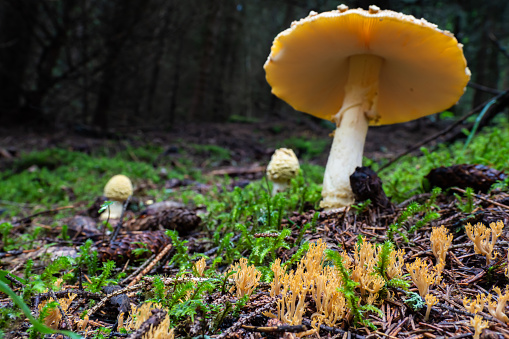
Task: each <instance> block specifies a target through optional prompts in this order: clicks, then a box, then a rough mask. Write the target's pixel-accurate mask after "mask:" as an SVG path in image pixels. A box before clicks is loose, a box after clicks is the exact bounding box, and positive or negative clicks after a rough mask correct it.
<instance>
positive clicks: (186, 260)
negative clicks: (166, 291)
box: [166, 230, 192, 270]
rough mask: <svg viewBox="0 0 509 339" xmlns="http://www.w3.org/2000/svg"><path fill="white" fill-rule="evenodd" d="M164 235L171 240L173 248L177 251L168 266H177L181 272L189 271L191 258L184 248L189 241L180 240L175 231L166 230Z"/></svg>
mask: <svg viewBox="0 0 509 339" xmlns="http://www.w3.org/2000/svg"><path fill="white" fill-rule="evenodd" d="M166 234H167V235H168V236H169V237H170V238H171V241H172V244H173V248H174V249H175V250H176V251H177V253H175V254H174V255H173V257H172V258H171V261H170V264H175V265H177V266H179V267H180V268H181V270H185V269H191V265H192V261H191V257H190V256H189V253H188V252H187V246H185V245H186V244H187V243H188V242H189V241H187V240H181V239H180V238H179V236H178V232H177V231H173V230H167V231H166Z"/></svg>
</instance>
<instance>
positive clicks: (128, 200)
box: [110, 196, 131, 243]
mask: <svg viewBox="0 0 509 339" xmlns="http://www.w3.org/2000/svg"><path fill="white" fill-rule="evenodd" d="M130 201H131V196H128V197H127V199H126V201H125V202H124V205H123V206H122V213H121V214H120V220H119V221H118V223H117V226H115V231H114V232H113V234H112V235H111V238H110V243H112V242H114V241H115V239H116V238H117V235H118V232H119V231H120V229H121V228H122V222H123V220H124V215H125V211H126V210H127V205H129V202H130Z"/></svg>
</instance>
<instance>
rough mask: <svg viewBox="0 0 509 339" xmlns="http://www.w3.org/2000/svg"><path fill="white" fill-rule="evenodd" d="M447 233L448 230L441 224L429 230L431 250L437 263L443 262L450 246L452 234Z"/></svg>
mask: <svg viewBox="0 0 509 339" xmlns="http://www.w3.org/2000/svg"><path fill="white" fill-rule="evenodd" d="M448 233H449V232H448V231H447V229H446V228H445V227H444V226H443V225H442V226H440V227H434V228H433V231H431V237H430V240H431V250H432V251H433V255H435V258H437V263H439V262H441V261H443V262H444V264H445V257H446V255H447V250H448V249H449V247H451V243H452V234H448Z"/></svg>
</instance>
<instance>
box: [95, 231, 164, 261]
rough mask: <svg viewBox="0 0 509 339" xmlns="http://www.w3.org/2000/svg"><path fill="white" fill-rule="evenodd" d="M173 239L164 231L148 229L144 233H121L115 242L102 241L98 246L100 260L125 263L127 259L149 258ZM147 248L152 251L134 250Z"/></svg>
mask: <svg viewBox="0 0 509 339" xmlns="http://www.w3.org/2000/svg"><path fill="white" fill-rule="evenodd" d="M170 243H171V239H170V238H169V237H168V236H167V235H166V234H165V233H164V231H147V232H143V233H136V234H134V233H127V234H123V235H120V236H119V237H118V238H117V240H115V241H114V242H112V243H110V242H102V243H101V244H100V246H99V247H98V248H97V253H98V258H99V261H108V260H113V261H115V262H116V263H117V264H123V263H125V262H127V260H131V261H132V260H134V259H143V258H149V257H150V256H151V255H152V254H157V253H159V252H161V251H162V250H163V249H164V248H165V247H166V246H167V245H168V244H170ZM137 248H146V249H148V250H149V251H150V252H147V251H143V252H141V254H139V255H136V254H135V253H134V252H133V250H135V249H137Z"/></svg>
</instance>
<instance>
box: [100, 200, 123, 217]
mask: <svg viewBox="0 0 509 339" xmlns="http://www.w3.org/2000/svg"><path fill="white" fill-rule="evenodd" d="M123 210H124V204H123V203H121V202H120V201H113V203H112V204H111V205H110V206H108V208H107V209H106V210H105V211H104V212H102V213H101V215H100V216H99V219H100V220H106V219H120V217H121V216H122V211H123Z"/></svg>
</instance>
